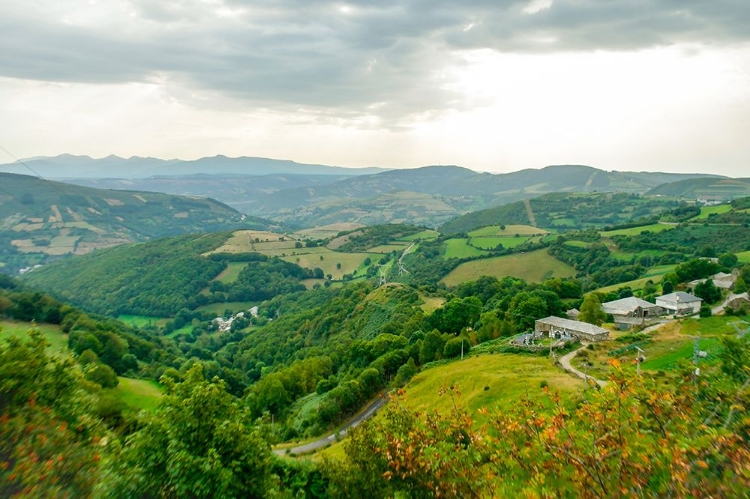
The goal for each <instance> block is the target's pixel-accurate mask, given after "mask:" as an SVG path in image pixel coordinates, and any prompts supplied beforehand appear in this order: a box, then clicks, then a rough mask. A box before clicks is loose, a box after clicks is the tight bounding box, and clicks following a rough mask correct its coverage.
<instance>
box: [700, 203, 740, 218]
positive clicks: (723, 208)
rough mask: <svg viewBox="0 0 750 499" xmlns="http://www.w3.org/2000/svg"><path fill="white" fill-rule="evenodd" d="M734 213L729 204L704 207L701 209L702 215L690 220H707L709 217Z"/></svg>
mask: <svg viewBox="0 0 750 499" xmlns="http://www.w3.org/2000/svg"><path fill="white" fill-rule="evenodd" d="M730 211H732V207H731V206H730V205H728V204H718V205H716V206H704V207H702V208H701V213H700V215H697V216H695V217H693V218H691V219H690V220H705V219H707V218H708V217H709V215H720V214H722V213H727V212H730Z"/></svg>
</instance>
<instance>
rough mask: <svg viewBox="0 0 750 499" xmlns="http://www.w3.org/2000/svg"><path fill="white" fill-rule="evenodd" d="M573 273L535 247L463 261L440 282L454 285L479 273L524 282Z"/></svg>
mask: <svg viewBox="0 0 750 499" xmlns="http://www.w3.org/2000/svg"><path fill="white" fill-rule="evenodd" d="M575 273H576V272H575V269H574V268H573V267H571V266H570V265H568V264H566V263H563V262H561V261H560V260H557V259H556V258H554V257H552V256H550V255H549V254H548V253H547V251H546V250H538V251H530V252H526V253H517V254H514V255H506V256H499V257H496V258H485V259H482V260H475V261H473V262H466V263H463V264H461V265H459V266H458V267H456V268H455V269H453V271H452V272H451V273H450V274H448V275H447V276H445V277H444V278H443V279H442V281H441V282H444V283H445V284H446V285H447V286H456V285H458V284H460V283H462V282H466V281H475V280H477V279H478V278H480V277H481V276H494V277H497V278H501V277H505V276H513V277H519V278H521V279H525V280H526V281H528V282H541V281H543V280H544V279H547V278H549V277H571V276H574V275H575Z"/></svg>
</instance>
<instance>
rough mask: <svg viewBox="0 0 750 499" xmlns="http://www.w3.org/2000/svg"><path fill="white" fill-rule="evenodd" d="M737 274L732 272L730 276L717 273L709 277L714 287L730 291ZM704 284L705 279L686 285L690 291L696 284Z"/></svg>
mask: <svg viewBox="0 0 750 499" xmlns="http://www.w3.org/2000/svg"><path fill="white" fill-rule="evenodd" d="M737 276H738V273H736V272H732V273H731V274H726V273H724V272H719V273H718V274H714V275H712V276H711V280H712V281H713V282H714V286H716V287H717V288H720V289H731V288H732V286H734V282H735V281H736V280H737ZM704 282H706V279H696V280H695V281H691V282H689V283H688V287H689V288H690V289H694V288H695V286H697V285H698V284H701V283H704Z"/></svg>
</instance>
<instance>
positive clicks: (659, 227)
mask: <svg viewBox="0 0 750 499" xmlns="http://www.w3.org/2000/svg"><path fill="white" fill-rule="evenodd" d="M667 229H674V226H673V225H667V224H651V225H642V226H640V227H630V228H629V229H618V230H608V231H603V232H601V235H602V237H612V236H637V235H638V234H640V233H641V232H644V231H645V232H661V231H663V230H667Z"/></svg>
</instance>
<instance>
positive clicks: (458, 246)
mask: <svg viewBox="0 0 750 499" xmlns="http://www.w3.org/2000/svg"><path fill="white" fill-rule="evenodd" d="M444 248H445V253H444V255H443V258H445V259H446V260H447V259H449V258H470V257H473V256H482V255H486V254H487V253H486V252H484V251H482V250H479V249H477V248H474V247H473V246H469V241H468V240H466V239H458V238H454V239H448V240H447V241H445V243H444Z"/></svg>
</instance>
